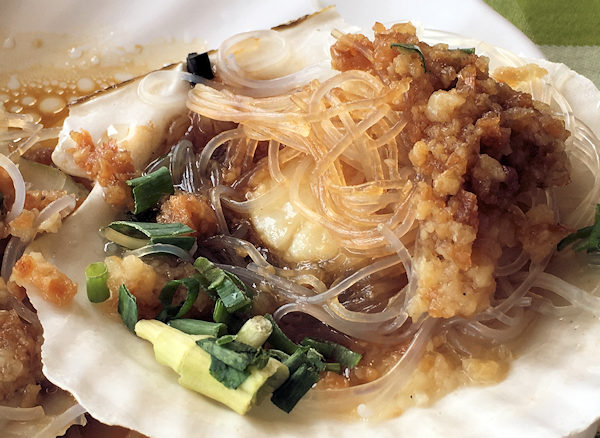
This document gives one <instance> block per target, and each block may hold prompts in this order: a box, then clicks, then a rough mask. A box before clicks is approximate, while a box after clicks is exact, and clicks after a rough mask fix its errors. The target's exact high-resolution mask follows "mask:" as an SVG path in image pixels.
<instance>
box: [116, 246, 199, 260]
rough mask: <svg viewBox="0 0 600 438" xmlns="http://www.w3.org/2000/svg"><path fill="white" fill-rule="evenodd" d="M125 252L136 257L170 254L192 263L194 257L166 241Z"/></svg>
mask: <svg viewBox="0 0 600 438" xmlns="http://www.w3.org/2000/svg"><path fill="white" fill-rule="evenodd" d="M127 254H129V255H134V256H136V257H144V256H147V255H151V254H170V255H174V256H175V257H178V258H180V259H181V260H184V261H186V262H190V263H192V262H193V261H194V258H193V257H192V256H191V255H190V253H189V252H188V251H186V250H185V249H182V248H180V247H178V246H175V245H168V244H166V243H155V244H153V245H146V246H142V247H141V248H137V249H133V250H131V251H128V252H127Z"/></svg>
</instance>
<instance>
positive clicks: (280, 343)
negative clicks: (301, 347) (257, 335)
mask: <svg viewBox="0 0 600 438" xmlns="http://www.w3.org/2000/svg"><path fill="white" fill-rule="evenodd" d="M265 318H267V319H268V320H269V322H270V323H271V325H272V326H273V331H272V332H271V336H269V342H270V343H271V345H273V347H275V348H276V349H278V350H281V351H283V352H284V353H287V354H294V352H295V351H296V350H297V349H298V345H296V344H295V343H294V342H292V340H291V339H290V338H288V337H287V336H286V335H285V333H283V331H282V330H281V328H280V327H279V326H278V325H277V323H276V322H275V319H274V318H273V316H271V315H270V314H268V313H267V314H266V315H265Z"/></svg>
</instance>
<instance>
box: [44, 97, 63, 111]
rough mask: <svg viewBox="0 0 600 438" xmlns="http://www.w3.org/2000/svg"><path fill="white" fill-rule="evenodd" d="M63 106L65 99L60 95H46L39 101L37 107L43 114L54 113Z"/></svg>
mask: <svg viewBox="0 0 600 438" xmlns="http://www.w3.org/2000/svg"><path fill="white" fill-rule="evenodd" d="M64 107H65V101H64V100H63V99H61V98H60V97H54V96H53V97H46V98H45V99H44V100H42V101H41V102H40V105H39V109H40V111H41V112H43V113H45V114H56V113H57V112H59V111H60V110H62V109H63V108H64Z"/></svg>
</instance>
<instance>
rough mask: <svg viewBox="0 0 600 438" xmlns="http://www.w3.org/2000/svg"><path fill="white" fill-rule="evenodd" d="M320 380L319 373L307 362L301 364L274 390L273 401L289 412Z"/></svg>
mask: <svg viewBox="0 0 600 438" xmlns="http://www.w3.org/2000/svg"><path fill="white" fill-rule="evenodd" d="M318 380H319V373H318V372H317V370H315V369H314V368H312V367H310V366H309V365H307V364H306V363H303V364H302V365H300V366H299V367H298V368H297V369H296V370H295V371H294V372H293V373H291V375H290V377H289V378H288V379H287V380H286V381H285V382H283V384H282V385H281V386H280V387H279V388H277V389H276V390H275V391H273V395H272V396H271V402H273V404H274V405H275V406H277V407H278V408H279V409H281V410H283V411H285V412H287V413H289V412H291V411H292V409H293V408H294V406H296V404H297V403H298V402H299V401H300V399H301V398H302V397H303V396H304V394H306V393H307V392H308V390H309V389H310V388H312V387H313V385H314V384H315V383H317V381H318Z"/></svg>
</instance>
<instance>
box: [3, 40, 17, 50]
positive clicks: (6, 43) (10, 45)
mask: <svg viewBox="0 0 600 438" xmlns="http://www.w3.org/2000/svg"><path fill="white" fill-rule="evenodd" d="M2 47H4V48H5V49H12V48H14V47H15V39H14V38H13V37H8V38H6V39H5V40H4V41H3V42H2Z"/></svg>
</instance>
